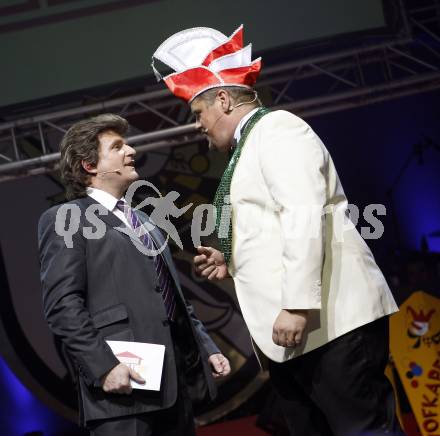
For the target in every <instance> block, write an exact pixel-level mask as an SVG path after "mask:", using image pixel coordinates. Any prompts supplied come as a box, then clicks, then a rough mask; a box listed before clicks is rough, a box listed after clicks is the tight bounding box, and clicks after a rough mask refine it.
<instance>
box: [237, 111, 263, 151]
mask: <svg viewBox="0 0 440 436" xmlns="http://www.w3.org/2000/svg"><path fill="white" fill-rule="evenodd" d="M258 109H260V108H259V107H256V108H255V109H252V110H251V111H250V112H248V113H247V114H246V115H245V116H244V117H243V118H242V119H241V120H240V122H239V123H238V125H237V127H236V128H235V132H234V139H235V143H236V144H238V141H240V138H241V129H242V128H243V126H244V125H245V124H246V123H247V122H248V120H249V119H250V117H251V116H252V115H253V114H254V113H255V112H257V110H258Z"/></svg>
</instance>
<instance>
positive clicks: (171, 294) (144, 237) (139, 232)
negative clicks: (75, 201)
mask: <svg viewBox="0 0 440 436" xmlns="http://www.w3.org/2000/svg"><path fill="white" fill-rule="evenodd" d="M116 207H117V208H118V209H119V210H121V211H122V212H124V215H125V218H127V221H128V222H129V223H130V225H131V227H132V229H133V230H134V233H135V234H136V236H137V237H138V238H139V239H140V240H141V241H142V243H143V244H144V245H145V247H146V248H147V249H148V250H149V251H153V250H157V247H156V244H155V242H154V240H153V238H152V237H151V236H150V235H149V233H148V232H147V231H146V229H145V228H143V226H142V223H141V221H140V220H139V217H138V216H137V214H136V211H134V210H133V209H132V208H131V207H130V206H129V205H128V204H127V203H126V202H125V201H124V200H118V202H117V203H116ZM153 259H154V267H155V269H156V274H157V284H158V287H159V289H160V292H161V294H162V298H163V301H164V303H165V309H166V312H167V316H168V319H169V320H171V321H173V320H174V316H175V312H176V293H175V290H174V288H173V286H174V284H173V279H172V277H171V274H170V272H169V270H168V266H167V264H166V263H165V260H164V259H163V257H162V255H161V254H156V255H155V256H153Z"/></svg>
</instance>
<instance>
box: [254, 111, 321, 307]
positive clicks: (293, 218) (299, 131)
mask: <svg viewBox="0 0 440 436" xmlns="http://www.w3.org/2000/svg"><path fill="white" fill-rule="evenodd" d="M266 117H267V119H266ZM266 117H265V118H263V119H262V121H261V125H260V126H259V127H260V128H259V130H258V131H257V147H258V153H259V159H260V167H261V169H262V174H263V177H264V180H265V183H266V185H267V188H268V190H269V192H270V195H271V196H272V198H273V200H274V202H275V204H276V210H277V212H276V213H277V214H279V225H280V229H281V239H282V267H283V279H282V308H283V309H321V273H322V268H323V255H324V231H325V229H324V222H325V221H324V215H323V210H324V206H325V203H326V179H325V166H326V160H327V158H326V155H325V151H324V150H325V149H324V147H323V146H322V143H321V141H320V139H319V138H318V136H317V135H316V134H315V133H314V132H313V130H312V129H311V128H310V127H309V126H308V125H307V123H305V122H304V121H303V120H301V119H300V118H298V117H296V116H294V115H292V114H290V113H288V112H284V111H278V112H274V113H272V114H269V115H266ZM257 126H258V125H257Z"/></svg>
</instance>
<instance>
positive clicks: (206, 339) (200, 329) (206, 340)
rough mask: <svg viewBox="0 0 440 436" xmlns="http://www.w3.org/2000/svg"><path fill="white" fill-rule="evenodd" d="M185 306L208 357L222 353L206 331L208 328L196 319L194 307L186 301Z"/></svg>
mask: <svg viewBox="0 0 440 436" xmlns="http://www.w3.org/2000/svg"><path fill="white" fill-rule="evenodd" d="M185 304H186V310H187V311H188V315H189V316H190V319H191V322H192V324H193V326H194V329H195V331H196V334H197V335H198V337H199V339H200V342H201V345H202V347H203V348H204V349H205V351H206V353H207V355H208V356H211V354H217V353H221V351H220V350H219V348H218V347H217V345H216V344H215V343H214V341H213V340H212V339H211V336H209V334H208V331H207V330H206V327H205V326H204V325H203V323H202V321H200V320H199V319H198V318H197V317H196V315H195V313H194V308H193V307H192V305H191V304H190V303H188V302H187V301H186V300H185Z"/></svg>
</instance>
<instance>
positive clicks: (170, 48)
mask: <svg viewBox="0 0 440 436" xmlns="http://www.w3.org/2000/svg"><path fill="white" fill-rule="evenodd" d="M251 56H252V44H249V45H247V46H246V47H243V25H241V26H240V27H239V28H238V29H237V30H236V31H235V32H234V33H233V34H232V35H231V36H230V37H229V38H228V37H227V36H225V35H223V33H221V32H219V31H217V30H215V29H211V28H209V27H194V28H192V29H186V30H182V31H181V32H178V33H176V34H174V35H172V36H170V37H169V38H168V39H167V40H166V41H165V42H163V43H162V44H161V45H160V46H159V48H158V49H157V50H156V51H155V53H154V54H153V62H152V64H151V66H152V67H153V70H154V73H155V75H156V77H157V79H158V80H160V79H162V78H163V80H164V82H165V84H166V85H167V86H168V88H169V89H170V90H171V92H172V93H173V94H174V95H175V96H176V97H179V98H182V99H183V100H185V101H187V102H188V103H190V102H191V101H192V100H193V99H194V98H195V97H197V96H198V95H199V94H201V93H202V92H204V91H206V90H208V89H211V88H215V87H219V86H241V87H246V88H249V87H252V86H253V85H254V84H255V82H256V80H257V77H258V74H259V73H260V70H261V58H258V59H255V60H254V61H252V60H251ZM154 58H156V59H159V60H160V61H162V62H163V63H164V64H166V65H168V66H169V67H170V68H172V69H173V70H174V71H175V73H172V74H169V75H168V76H165V77H162V76H161V75H160V74H159V72H158V71H157V70H156V68H155V67H154Z"/></svg>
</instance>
